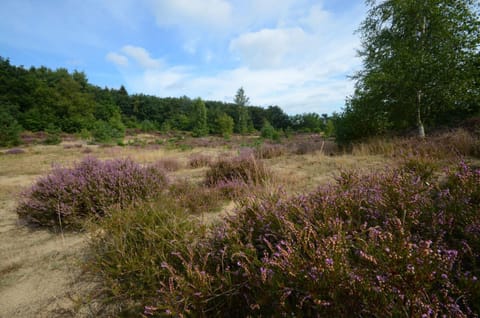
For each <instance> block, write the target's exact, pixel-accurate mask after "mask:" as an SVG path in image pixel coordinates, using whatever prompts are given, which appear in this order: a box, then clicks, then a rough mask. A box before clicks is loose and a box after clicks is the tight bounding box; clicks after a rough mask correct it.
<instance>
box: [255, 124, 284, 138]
mask: <svg viewBox="0 0 480 318" xmlns="http://www.w3.org/2000/svg"><path fill="white" fill-rule="evenodd" d="M260 135H261V136H262V138H265V139H272V140H279V139H280V134H279V133H278V131H276V130H275V128H273V126H272V125H271V124H270V123H269V122H268V121H265V122H264V123H263V127H262V130H261V131H260Z"/></svg>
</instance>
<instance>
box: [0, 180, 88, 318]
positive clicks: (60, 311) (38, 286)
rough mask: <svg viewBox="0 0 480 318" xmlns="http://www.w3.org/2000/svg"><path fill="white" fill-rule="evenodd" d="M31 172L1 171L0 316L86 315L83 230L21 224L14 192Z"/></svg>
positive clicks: (27, 183)
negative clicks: (71, 231) (65, 231)
mask: <svg viewBox="0 0 480 318" xmlns="http://www.w3.org/2000/svg"><path fill="white" fill-rule="evenodd" d="M34 179H35V176H31V175H30V176H12V177H7V176H0V189H1V191H0V317H2V318H3V317H5V318H10V317H85V316H89V312H88V305H87V306H86V305H85V303H83V302H82V296H81V295H82V292H83V291H84V290H85V289H86V288H88V286H86V284H85V283H82V282H81V280H80V279H79V278H80V275H81V270H80V263H81V262H80V261H81V257H82V251H83V250H84V248H85V245H86V243H85V242H86V240H85V235H84V234H62V233H53V232H51V231H49V230H46V229H32V228H30V227H28V226H26V225H25V224H21V223H20V221H19V220H18V218H17V214H16V213H15V207H16V202H17V200H16V198H17V195H18V193H20V191H21V190H22V189H23V188H24V187H25V186H28V185H29V184H31V182H32V181H33V180H34Z"/></svg>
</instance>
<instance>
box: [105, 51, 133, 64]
mask: <svg viewBox="0 0 480 318" xmlns="http://www.w3.org/2000/svg"><path fill="white" fill-rule="evenodd" d="M106 59H107V61H110V62H112V63H113V64H115V65H117V66H128V58H127V57H126V56H124V55H121V54H118V53H115V52H110V53H108V54H107V56H106Z"/></svg>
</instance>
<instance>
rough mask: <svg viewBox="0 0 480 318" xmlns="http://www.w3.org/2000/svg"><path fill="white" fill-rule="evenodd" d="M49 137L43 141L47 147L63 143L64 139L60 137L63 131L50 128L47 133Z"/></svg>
mask: <svg viewBox="0 0 480 318" xmlns="http://www.w3.org/2000/svg"><path fill="white" fill-rule="evenodd" d="M45 132H46V133H47V137H46V138H45V140H44V141H43V143H44V144H45V145H58V144H60V143H61V142H62V137H61V136H60V134H61V132H62V131H61V130H60V129H59V128H56V127H54V126H49V127H48V128H47V129H46V131H45Z"/></svg>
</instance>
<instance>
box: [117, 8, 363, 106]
mask: <svg viewBox="0 0 480 318" xmlns="http://www.w3.org/2000/svg"><path fill="white" fill-rule="evenodd" d="M186 3H187V1H186V0H179V1H177V2H172V1H163V2H161V3H160V2H156V3H155V4H156V7H157V9H159V8H160V7H162V8H164V9H166V10H165V11H164V12H162V13H161V14H162V15H164V16H165V19H163V20H162V21H163V22H162V23H163V24H162V23H160V21H158V20H157V23H158V24H160V25H175V24H176V23H178V24H180V23H181V22H182V19H183V20H184V21H185V24H190V27H192V25H196V26H198V27H199V28H200V29H201V28H204V27H208V28H212V27H213V23H214V22H211V21H207V20H206V19H207V18H206V17H207V16H208V17H209V18H208V19H213V17H214V15H215V14H216V15H221V16H228V15H231V10H232V8H234V9H235V10H237V9H238V10H240V13H241V12H244V11H245V10H247V11H248V9H250V10H251V15H249V16H246V17H244V16H241V14H237V11H235V17H232V19H233V20H232V21H234V22H235V23H236V27H235V30H236V31H237V32H233V31H231V30H230V31H228V32H231V33H230V34H235V35H234V36H230V38H227V39H223V40H222V41H223V42H222V41H218V42H219V43H220V44H218V43H215V45H214V46H209V47H207V46H206V45H205V43H204V38H202V37H201V36H199V32H197V31H198V29H195V30H194V31H191V32H190V33H188V34H186V35H185V36H186V39H183V46H181V47H180V49H181V50H183V51H184V52H187V53H190V54H191V55H194V56H195V57H192V59H197V60H199V61H201V62H202V63H205V64H208V68H207V67H203V66H205V64H204V65H203V66H200V65H198V66H189V67H185V66H183V67H172V66H169V65H168V63H166V62H164V63H161V61H162V60H161V59H159V58H157V57H151V55H150V54H149V52H147V51H146V50H145V49H143V48H138V47H132V46H126V47H124V48H123V49H122V51H121V52H122V53H123V54H125V55H127V56H128V57H130V58H132V59H135V60H136V61H137V62H138V63H139V64H140V65H141V66H142V68H141V69H136V70H132V69H130V70H129V73H124V76H125V78H126V80H127V84H128V86H129V91H132V92H137V93H147V94H154V95H158V96H182V95H187V96H190V97H196V96H201V97H202V98H204V99H209V100H222V101H226V102H231V101H232V100H233V95H234V94H235V92H236V90H237V89H238V88H239V87H240V86H243V87H244V88H245V91H246V93H247V95H248V96H249V97H250V99H251V101H252V104H254V105H261V106H268V105H278V106H280V107H282V108H283V109H284V110H285V111H286V112H287V113H289V114H295V113H303V112H317V113H331V112H333V111H338V110H340V108H341V107H343V105H344V100H345V97H346V96H347V95H349V94H351V93H352V92H353V82H351V81H349V80H347V75H351V74H353V73H354V71H355V70H356V69H358V67H359V64H360V62H359V59H358V58H356V51H355V49H356V48H358V47H359V40H358V38H357V37H356V36H355V35H353V30H354V29H355V28H356V27H357V26H358V23H359V22H360V18H361V16H362V14H361V13H359V10H358V7H357V8H351V9H350V10H349V11H345V12H341V13H338V12H337V13H335V14H334V13H333V12H329V11H326V10H325V9H324V7H322V6H321V5H318V4H317V5H308V6H305V5H304V4H305V1H303V0H298V1H293V0H279V1H278V2H277V1H273V0H263V1H259V8H260V9H259V10H260V11H262V10H263V11H264V12H267V11H268V8H270V9H271V10H270V12H269V13H268V14H267V17H266V19H267V20H269V19H270V20H271V21H275V23H271V25H270V26H268V27H267V26H265V25H261V26H258V25H257V24H256V22H255V21H254V20H255V19H254V18H252V17H255V16H256V15H257V14H258V12H256V11H255V10H252V8H253V6H254V4H255V3H256V1H253V0H245V1H244V2H242V3H241V4H239V3H240V2H239V3H237V4H235V5H230V4H228V3H226V2H224V1H221V0H208V1H206V2H202V5H200V2H198V1H192V2H191V3H192V6H191V7H189V9H188V10H185V11H184V12H183V11H181V10H180V9H181V8H182V6H185V5H186ZM188 3H189V4H190V2H188ZM203 3H205V4H203ZM212 3H218V4H221V3H223V4H225V5H226V6H224V7H223V9H222V8H221V7H222V6H221V5H220V9H218V10H217V11H216V13H214V12H211V11H208V10H206V8H208V7H209V5H212ZM277 3H278V5H277ZM298 3H301V4H303V5H297V4H298ZM201 8H203V10H202V9H201ZM222 11H223V13H220V12H222ZM237 15H240V17H238V16H237ZM156 17H157V19H159V17H160V13H159V12H157V13H156ZM188 17H189V18H190V19H189V18H188ZM215 23H220V24H221V23H224V26H225V28H228V27H230V26H231V24H229V23H228V22H226V21H224V22H221V19H220V20H217V21H216V22H215ZM214 29H215V28H212V30H214ZM213 32H215V31H213ZM219 47H220V50H219ZM126 48H129V49H126ZM222 50H223V52H222ZM229 53H230V55H229ZM218 59H222V63H223V64H222V65H219V64H218V63H217V62H218ZM214 62H215V63H214ZM210 66H211V67H210ZM200 72H202V73H200Z"/></svg>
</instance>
